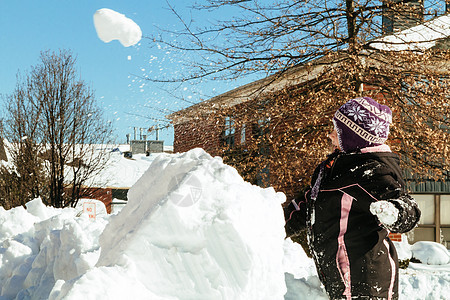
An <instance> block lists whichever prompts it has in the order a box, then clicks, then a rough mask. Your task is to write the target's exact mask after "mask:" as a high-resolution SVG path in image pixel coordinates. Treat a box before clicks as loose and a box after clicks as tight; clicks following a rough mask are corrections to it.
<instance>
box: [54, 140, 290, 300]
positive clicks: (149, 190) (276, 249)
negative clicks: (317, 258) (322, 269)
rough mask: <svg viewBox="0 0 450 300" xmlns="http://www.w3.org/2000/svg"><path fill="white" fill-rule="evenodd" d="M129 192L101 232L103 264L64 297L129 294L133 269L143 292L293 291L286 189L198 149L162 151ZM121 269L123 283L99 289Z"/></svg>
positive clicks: (255, 295) (215, 295) (258, 294)
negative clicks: (255, 181) (288, 275)
mask: <svg viewBox="0 0 450 300" xmlns="http://www.w3.org/2000/svg"><path fill="white" fill-rule="evenodd" d="M128 198H129V200H128V201H129V203H128V204H127V205H126V206H125V208H124V209H123V210H122V211H121V212H120V214H119V215H117V216H115V217H113V218H112V219H111V221H110V223H109V224H108V225H107V226H106V228H105V230H104V232H103V233H102V235H101V236H100V247H101V249H102V250H101V254H100V257H99V260H98V262H97V264H96V267H95V268H94V269H92V270H90V271H88V272H87V273H86V274H85V275H83V276H82V277H81V278H79V279H77V280H75V281H69V282H66V283H64V284H63V285H62V286H61V292H60V293H59V295H58V296H57V297H56V299H60V298H62V297H66V298H67V299H80V298H81V297H84V299H86V298H88V299H99V297H103V298H107V299H123V296H124V295H123V293H122V295H120V294H121V293H120V291H121V290H122V291H123V290H129V289H130V287H129V284H130V280H129V279H128V280H124V278H132V280H131V281H132V282H134V284H133V286H134V287H133V290H134V292H136V291H139V294H140V297H141V298H142V295H143V294H142V293H144V294H145V295H147V296H148V297H152V299H281V298H283V295H284V294H285V293H286V287H285V280H284V271H283V265H282V260H283V239H284V230H283V224H284V218H283V213H282V210H281V203H282V202H283V201H284V200H285V199H284V195H283V194H281V193H276V192H275V191H274V190H273V189H271V188H269V189H261V188H259V187H256V186H252V185H251V184H249V183H247V182H245V181H244V180H243V179H242V178H241V177H240V176H239V174H238V173H237V172H236V170H235V169H233V168H231V167H229V166H226V165H224V164H223V163H222V161H221V159H220V158H218V157H216V158H212V157H211V156H209V155H208V154H207V153H206V152H204V151H203V150H200V149H194V150H191V151H189V152H187V153H184V154H181V155H174V156H160V157H158V158H156V159H155V160H154V161H153V163H152V165H151V167H150V168H149V170H148V171H147V172H146V173H144V175H143V176H142V177H141V178H140V179H139V181H138V182H137V183H136V184H135V185H134V186H133V188H132V189H131V190H130V191H129V194H128ZM94 278H95V280H93V279H94ZM111 278H115V279H114V281H115V282H116V286H117V290H112V291H111V290H110V289H109V287H108V288H105V289H102V288H101V286H100V287H99V286H98V285H96V288H95V292H94V293H93V290H92V289H91V288H89V287H93V286H94V282H98V281H108V280H111ZM117 279H120V280H117ZM87 290H89V291H91V292H90V293H89V294H87V293H86V291H87Z"/></svg>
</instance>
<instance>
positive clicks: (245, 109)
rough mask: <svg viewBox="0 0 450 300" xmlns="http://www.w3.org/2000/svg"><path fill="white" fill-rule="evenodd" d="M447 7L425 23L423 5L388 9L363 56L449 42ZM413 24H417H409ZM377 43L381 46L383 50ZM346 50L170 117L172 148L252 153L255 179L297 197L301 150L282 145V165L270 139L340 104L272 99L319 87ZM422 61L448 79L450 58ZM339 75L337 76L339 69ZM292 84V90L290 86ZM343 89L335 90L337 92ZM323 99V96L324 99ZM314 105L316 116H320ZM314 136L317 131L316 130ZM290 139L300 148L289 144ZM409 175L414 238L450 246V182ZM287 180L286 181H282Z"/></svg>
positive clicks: (238, 156)
mask: <svg viewBox="0 0 450 300" xmlns="http://www.w3.org/2000/svg"><path fill="white" fill-rule="evenodd" d="M410 2H414V3H415V2H420V1H410ZM414 3H413V4H414ZM415 7H420V6H415ZM448 11H449V3H447V14H446V15H443V16H440V17H437V18H435V19H433V20H430V21H428V22H426V23H423V24H420V22H421V16H422V15H421V13H420V12H419V13H418V14H416V15H414V18H411V19H409V20H406V21H405V20H399V19H396V18H395V17H394V16H391V18H389V15H388V14H387V16H386V19H387V20H391V22H390V23H389V22H388V23H387V24H386V25H385V26H384V29H385V30H386V32H387V33H388V34H387V35H385V36H383V37H381V38H379V39H375V40H373V41H371V42H370V43H368V44H367V49H368V50H367V53H368V55H367V56H365V57H364V58H363V60H364V61H362V62H360V63H361V64H366V65H371V66H373V67H374V68H376V67H377V65H378V64H379V62H380V61H383V53H382V52H383V51H400V50H411V51H427V50H428V49H437V48H438V49H449V44H450V43H449V37H450V16H449V14H448ZM386 22H387V21H386ZM405 24H406V25H405ZM408 24H409V25H408ZM416 24H419V25H416ZM410 25H416V26H414V27H412V28H407V27H408V26H410ZM402 29H403V30H402ZM378 50H382V51H381V52H379V51H378ZM345 56H346V53H345V51H342V52H339V53H336V56H334V57H331V58H330V57H322V58H320V59H318V60H316V61H314V62H312V63H311V64H309V65H299V66H295V67H292V68H290V69H289V70H287V71H285V72H282V73H277V74H274V75H272V76H268V77H266V78H263V79H261V80H258V81H255V82H252V83H249V84H247V85H244V86H241V87H238V88H236V89H234V90H231V91H229V92H226V93H223V94H221V95H218V96H216V97H214V98H211V99H209V100H207V101H204V102H201V103H198V104H195V105H192V106H190V107H188V108H186V109H183V110H180V111H178V112H175V113H173V114H171V115H169V116H168V118H169V119H171V120H172V123H173V125H174V134H175V138H174V151H175V152H184V151H187V150H189V149H192V148H195V147H200V148H203V149H205V150H206V151H207V152H209V153H210V154H211V155H220V156H223V157H224V159H228V157H230V156H232V157H233V159H235V160H245V159H247V161H248V159H249V157H252V159H258V161H257V162H255V163H254V165H258V164H259V165H261V168H260V169H259V170H256V171H255V172H256V173H255V172H254V173H252V176H253V177H252V178H253V180H254V182H253V183H257V184H259V185H261V186H267V185H271V186H274V187H275V188H276V189H278V190H281V191H283V192H285V193H286V195H287V196H288V197H292V196H293V195H294V193H295V190H298V189H299V186H301V185H302V184H303V183H302V182H298V181H299V179H298V178H295V175H294V174H293V173H292V172H290V170H289V168H288V167H287V166H288V165H289V166H290V165H291V164H293V163H296V162H298V161H299V160H301V158H299V156H296V155H298V154H297V153H295V151H291V152H285V153H282V151H279V154H280V155H279V160H280V162H279V165H277V164H276V162H275V163H274V162H273V161H270V162H267V160H264V157H267V156H269V155H270V156H272V155H274V152H275V151H274V149H273V148H272V146H273V144H271V141H272V139H273V137H280V138H279V140H278V143H281V144H282V143H283V142H286V143H288V142H289V141H288V140H286V141H285V140H283V139H282V138H283V136H286V135H290V134H292V133H295V130H296V127H297V126H299V124H301V120H306V119H307V118H310V117H314V118H315V120H316V122H313V123H311V124H310V127H311V128H317V127H320V126H323V123H324V120H325V119H330V117H331V114H332V113H333V112H334V111H335V110H336V107H331V106H328V107H327V106H326V103H324V104H323V106H322V107H321V109H322V111H321V112H312V111H311V108H312V107H311V106H309V107H307V106H304V107H299V106H297V107H296V106H292V111H293V112H294V114H291V115H289V114H284V115H279V114H277V113H276V109H273V108H272V107H271V106H272V105H275V104H272V103H273V102H271V100H273V99H275V98H277V99H281V100H280V103H281V104H283V103H287V104H286V105H290V103H289V102H287V101H285V102H283V101H284V98H289V97H292V95H295V96H299V97H300V96H301V97H305V99H306V98H307V95H308V91H310V90H312V89H314V88H316V87H317V83H318V82H319V81H324V80H327V75H328V74H331V73H332V72H333V70H334V69H336V68H335V67H337V64H339V62H338V61H342V60H344V59H345V58H346V57H345ZM349 67H351V66H349ZM389 67H390V68H392V69H393V70H394V69H395V68H396V66H395V64H393V65H392V66H389ZM421 67H422V66H421ZM423 67H425V68H433V70H435V72H436V74H440V75H439V76H443V77H445V78H447V79H448V78H449V76H450V65H449V63H448V61H442V60H439V59H436V60H435V61H432V60H431V61H429V64H428V65H426V66H423ZM334 75H336V76H338V74H333V76H334ZM343 79H345V78H343ZM293 92H295V94H292V93H293ZM359 92H360V93H363V94H365V95H369V96H371V97H373V98H375V99H376V100H378V101H381V102H383V101H385V102H389V101H390V100H392V99H390V98H389V96H387V94H386V93H384V92H383V91H380V90H377V89H376V88H375V85H374V84H372V85H371V84H370V82H369V83H367V82H365V83H362V84H360V86H359ZM339 96H340V95H336V97H339ZM342 97H343V98H345V95H342ZM323 101H324V102H326V99H324V100H323ZM309 105H317V102H313V101H312V102H310V103H309ZM322 112H323V113H322ZM316 113H317V114H318V116H316ZM319 113H320V114H319ZM297 115H303V119H299V118H297ZM281 120H282V121H281ZM267 123H271V124H272V125H271V126H272V127H271V131H270V134H269V135H270V137H269V138H268V139H267V140H268V142H264V141H265V140H264V139H262V138H261V137H262V136H264V135H265V134H266V133H267V132H265V128H266V127H265V125H266V124H267ZM324 128H325V127H324ZM297 129H298V128H297ZM308 129H310V128H304V127H302V128H301V130H304V131H307V130H308ZM305 134H307V133H305ZM303 136H304V135H300V136H299V137H300V138H302V137H303ZM312 138H313V139H316V137H312ZM251 140H258V142H256V143H253V144H252V145H253V148H251V149H249V148H248V147H249V145H250V143H251ZM317 141H320V139H317ZM397 142H398V143H401V138H399V137H397V138H395V135H394V139H393V141H392V143H394V144H395V143H397ZM394 146H395V145H394ZM290 147H291V148H292V149H295V147H293V145H292V144H291V145H290ZM303 148H305V147H303ZM303 148H298V149H297V150H298V151H297V152H300V151H303V150H304V149H303ZM302 149H303V150H302ZM278 150H279V149H278ZM306 151H309V152H311V153H313V152H314V151H319V150H318V149H315V148H313V147H311V148H308V149H307V150H306ZM322 151H323V148H322ZM311 153H306V152H303V153H302V154H301V155H303V157H302V158H303V160H302V163H304V164H309V165H308V167H309V166H311V168H312V166H313V165H315V164H316V163H317V162H316V161H314V162H309V161H307V160H306V159H304V157H307V155H308V154H311ZM251 154H252V155H251ZM301 155H300V157H301ZM238 171H240V172H241V174H244V175H247V174H249V173H251V172H253V171H254V170H252V168H251V167H249V168H244V169H241V170H238ZM275 171H276V172H277V173H275ZM447 176H448V175H447ZM244 177H245V176H244ZM246 179H248V178H246ZM407 179H408V180H409V188H410V190H411V191H412V193H413V194H414V196H415V198H416V200H417V201H418V203H419V206H420V208H421V210H422V213H423V216H422V219H421V221H420V225H419V227H418V228H416V229H415V230H414V233H413V234H414V237H412V239H413V240H429V241H437V242H443V243H444V244H445V245H446V246H447V248H450V213H449V212H450V184H449V182H448V181H438V182H435V181H434V180H432V179H428V180H425V181H424V180H420V181H415V180H414V177H413V176H409V175H408V176H407ZM283 182H286V183H288V184H285V185H283ZM399 238H400V237H399V236H393V239H399Z"/></svg>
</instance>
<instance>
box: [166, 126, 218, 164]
mask: <svg viewBox="0 0 450 300" xmlns="http://www.w3.org/2000/svg"><path fill="white" fill-rule="evenodd" d="M221 125H222V124H216V122H215V121H213V120H202V121H197V120H193V121H189V122H186V123H183V124H176V125H174V137H175V138H174V143H173V150H174V152H175V153H177V152H186V151H188V150H191V149H194V148H202V149H204V150H205V151H206V152H208V153H209V154H210V155H212V156H216V155H219V154H220V149H221V148H222V129H223V126H221Z"/></svg>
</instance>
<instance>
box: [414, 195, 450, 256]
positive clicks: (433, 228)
mask: <svg viewBox="0 0 450 300" xmlns="http://www.w3.org/2000/svg"><path fill="white" fill-rule="evenodd" d="M412 196H413V197H414V199H416V201H417V204H418V205H419V208H420V210H421V212H422V215H421V217H420V221H419V226H418V227H417V228H415V229H414V242H416V241H433V242H437V243H442V244H443V245H444V246H446V247H447V249H450V213H449V212H450V195H449V194H415V195H412Z"/></svg>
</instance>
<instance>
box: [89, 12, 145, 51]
mask: <svg viewBox="0 0 450 300" xmlns="http://www.w3.org/2000/svg"><path fill="white" fill-rule="evenodd" d="M94 26H95V30H96V31H97V35H98V37H99V38H100V39H101V40H102V41H103V42H105V43H109V42H111V41H112V40H119V41H120V43H121V44H122V45H123V46H124V47H129V46H133V45H136V44H137V43H138V42H139V41H140V40H141V38H142V31H141V28H140V27H139V25H137V24H136V23H135V22H134V21H133V20H131V19H129V18H127V17H126V16H125V15H123V14H120V13H118V12H116V11H114V10H111V9H108V8H102V9H99V10H97V11H96V12H95V14H94Z"/></svg>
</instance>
